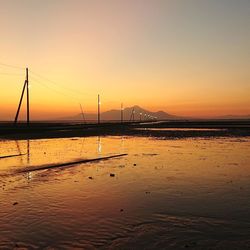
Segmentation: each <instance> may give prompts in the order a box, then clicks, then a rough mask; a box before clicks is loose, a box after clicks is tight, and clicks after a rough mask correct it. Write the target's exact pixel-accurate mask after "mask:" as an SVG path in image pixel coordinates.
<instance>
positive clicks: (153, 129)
mask: <svg viewBox="0 0 250 250" xmlns="http://www.w3.org/2000/svg"><path fill="white" fill-rule="evenodd" d="M249 124H250V122H248V121H234V122H233V121H230V122H229V121H224V122H222V121H209V122H208V121H206V122H205V121H202V122H201V121H192V122H190V121H189V122H187V121H172V122H154V123H152V122H146V123H127V124H118V123H117V124H110V123H107V124H101V125H99V126H97V125H95V124H89V125H81V124H71V123H63V124H62V123H58V124H45V123H43V124H41V123H39V124H30V127H29V128H27V126H26V125H24V124H21V125H18V126H16V127H9V126H7V125H6V124H1V126H0V127H1V129H0V131H1V132H0V138H1V139H0V140H1V144H0V152H1V156H3V157H2V158H0V225H1V227H0V248H1V249H19V248H22V249H23V248H24V249H37V248H38V249H43V248H52V249H72V248H73V249H75V248H80V249H97V248H98V249H99V248H100V249H186V248H190V249H248V248H250V241H249V232H250V231H249V228H250V199H249V196H250V184H249V183H250V168H249V167H250V166H249V162H250V126H249ZM117 154H124V155H123V157H119V158H114V159H109V160H106V161H100V162H92V163H91V162H87V160H88V159H95V158H102V157H108V156H111V155H117ZM5 156H11V157H5ZM79 159H81V161H82V163H80V162H79ZM77 161H78V162H77ZM62 162H74V167H73V168H72V167H70V168H68V167H67V165H65V166H61V167H60V168H53V169H44V168H41V169H39V166H58V165H62V164H61V163H62ZM84 162H85V163H84ZM34 166H37V169H38V171H35V172H33V171H32V169H33V168H34ZM29 169H30V171H29Z"/></svg>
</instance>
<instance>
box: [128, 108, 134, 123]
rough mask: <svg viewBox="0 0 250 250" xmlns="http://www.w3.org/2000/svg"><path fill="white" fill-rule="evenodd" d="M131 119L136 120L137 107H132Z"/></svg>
mask: <svg viewBox="0 0 250 250" xmlns="http://www.w3.org/2000/svg"><path fill="white" fill-rule="evenodd" d="M129 121H133V122H134V121H135V108H133V109H132V113H131V116H130V119H129Z"/></svg>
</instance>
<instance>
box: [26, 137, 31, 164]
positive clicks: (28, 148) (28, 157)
mask: <svg viewBox="0 0 250 250" xmlns="http://www.w3.org/2000/svg"><path fill="white" fill-rule="evenodd" d="M29 163H30V140H29V139H28V140H27V164H29Z"/></svg>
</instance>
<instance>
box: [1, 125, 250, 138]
mask: <svg viewBox="0 0 250 250" xmlns="http://www.w3.org/2000/svg"><path fill="white" fill-rule="evenodd" d="M90 136H143V137H155V138H163V139H164V138H169V139H171V138H174V139H179V138H180V139H181V138H192V137H194V138H198V137H247V136H250V121H248V120H246V121H242V120H240V121H159V122H133V123H131V122H126V123H123V124H121V123H101V124H73V123H65V122H64V123H55V124H53V123H30V124H29V125H28V126H27V125H26V124H25V123H20V124H16V125H13V124H8V123H5V124H0V140H22V139H49V138H71V137H90Z"/></svg>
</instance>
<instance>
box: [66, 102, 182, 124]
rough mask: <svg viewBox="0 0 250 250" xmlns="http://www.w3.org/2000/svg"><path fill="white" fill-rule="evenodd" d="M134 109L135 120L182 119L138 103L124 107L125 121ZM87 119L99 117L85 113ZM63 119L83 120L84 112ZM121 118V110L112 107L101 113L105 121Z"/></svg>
mask: <svg viewBox="0 0 250 250" xmlns="http://www.w3.org/2000/svg"><path fill="white" fill-rule="evenodd" d="M133 110H134V120H136V121H139V120H140V119H141V120H148V119H150V117H154V118H155V119H157V120H177V119H182V118H181V117H178V116H175V115H172V114H168V113H166V112H164V111H157V112H152V111H149V110H146V109H143V108H141V107H140V106H138V105H135V106H132V107H128V108H124V110H123V119H124V120H125V121H129V120H130V118H131V114H132V112H133ZM84 116H85V119H86V120H96V119H97V114H93V113H84ZM62 119H63V120H82V114H81V113H79V114H77V115H75V116H72V117H65V118H62ZM120 119H121V110H119V109H111V110H109V111H105V112H102V113H101V120H104V121H111V120H112V121H115V120H120Z"/></svg>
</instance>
